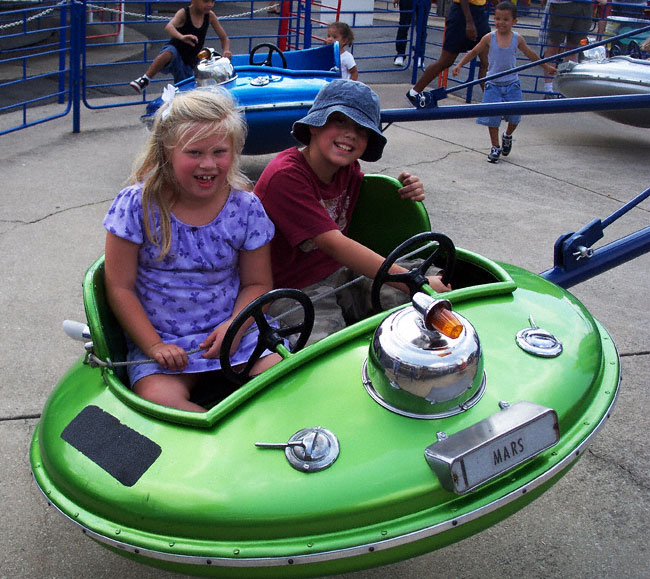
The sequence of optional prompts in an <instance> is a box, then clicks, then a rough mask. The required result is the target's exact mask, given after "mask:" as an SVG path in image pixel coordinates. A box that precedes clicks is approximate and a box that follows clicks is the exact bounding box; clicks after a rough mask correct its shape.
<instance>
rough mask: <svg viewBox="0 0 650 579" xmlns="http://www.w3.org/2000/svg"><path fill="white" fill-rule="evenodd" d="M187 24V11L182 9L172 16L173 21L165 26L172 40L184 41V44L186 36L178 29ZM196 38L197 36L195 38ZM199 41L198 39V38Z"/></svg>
mask: <svg viewBox="0 0 650 579" xmlns="http://www.w3.org/2000/svg"><path fill="white" fill-rule="evenodd" d="M183 24H185V10H183V9H182V8H181V9H180V10H179V11H178V12H176V14H174V16H172V19H171V20H170V21H169V22H168V23H167V24H165V32H166V33H167V34H169V36H170V38H175V39H176V40H182V41H183V42H184V40H183V39H184V38H185V35H183V34H181V33H180V32H179V31H178V30H177V29H178V28H180V27H181V26H183ZM194 38H196V36H195V37H194ZM197 40H198V38H197Z"/></svg>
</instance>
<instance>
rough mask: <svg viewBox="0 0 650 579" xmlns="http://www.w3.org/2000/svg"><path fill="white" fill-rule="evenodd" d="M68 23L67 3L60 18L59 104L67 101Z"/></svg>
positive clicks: (62, 8) (62, 7) (63, 6)
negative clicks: (66, 55)
mask: <svg viewBox="0 0 650 579" xmlns="http://www.w3.org/2000/svg"><path fill="white" fill-rule="evenodd" d="M67 25H68V8H67V6H66V5H65V4H63V5H62V6H61V16H60V18H59V30H60V32H59V104H63V103H64V102H65V95H64V94H63V93H64V91H65V61H66V58H65V50H66V49H65V47H66V44H67V42H68V35H67V31H66V28H67Z"/></svg>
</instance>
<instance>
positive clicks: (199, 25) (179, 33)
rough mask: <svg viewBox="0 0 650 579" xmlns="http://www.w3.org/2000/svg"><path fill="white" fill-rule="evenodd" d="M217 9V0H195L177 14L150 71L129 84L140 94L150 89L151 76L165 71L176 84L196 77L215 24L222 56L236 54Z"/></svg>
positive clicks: (170, 23)
mask: <svg viewBox="0 0 650 579" xmlns="http://www.w3.org/2000/svg"><path fill="white" fill-rule="evenodd" d="M213 8H214V0H192V1H191V2H190V5H189V6H186V7H185V8H181V9H180V10H179V11H178V12H176V14H174V16H173V17H172V19H171V20H170V21H169V22H168V23H167V24H166V25H165V31H166V32H167V34H169V36H170V37H171V39H170V41H169V42H168V43H167V44H165V46H163V48H162V50H161V51H160V53H159V54H158V56H156V58H154V60H153V62H152V63H151V64H150V65H149V68H148V69H147V72H145V73H144V74H143V75H142V76H140V77H138V78H136V79H135V80H132V81H131V82H130V83H129V84H130V85H131V87H133V89H134V90H135V91H136V92H138V93H140V92H142V91H143V90H144V89H145V88H147V86H148V85H149V83H150V82H151V79H152V78H153V77H154V76H155V75H157V74H158V73H159V72H161V71H162V72H165V73H167V74H171V75H172V76H173V77H174V83H175V84H178V83H179V82H181V81H182V80H185V79H186V78H190V77H192V76H193V75H194V67H195V66H196V63H197V57H198V54H199V52H200V51H201V49H202V48H203V43H204V42H205V37H206V34H207V32H208V25H210V26H212V28H213V30H214V31H215V33H216V34H217V36H218V37H219V40H220V41H221V52H222V56H225V57H226V58H230V57H231V56H232V52H230V40H229V38H228V35H227V34H226V32H225V31H224V29H223V27H222V26H221V24H219V20H218V19H217V16H216V14H215V13H214V12H213V11H212V9H213Z"/></svg>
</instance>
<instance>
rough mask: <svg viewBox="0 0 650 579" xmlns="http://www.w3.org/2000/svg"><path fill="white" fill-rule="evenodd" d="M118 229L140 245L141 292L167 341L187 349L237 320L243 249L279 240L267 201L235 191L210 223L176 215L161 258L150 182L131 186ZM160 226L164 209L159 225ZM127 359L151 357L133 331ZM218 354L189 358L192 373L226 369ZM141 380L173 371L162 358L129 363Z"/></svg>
mask: <svg viewBox="0 0 650 579" xmlns="http://www.w3.org/2000/svg"><path fill="white" fill-rule="evenodd" d="M104 227H105V228H106V230H107V231H109V232H110V233H112V234H114V235H117V236H118V237H121V238H123V239H126V240H128V241H131V242H133V243H137V244H138V245H140V249H139V253H138V276H137V279H136V284H135V292H136V295H137V296H138V298H139V299H140V302H141V303H142V305H143V307H144V310H145V312H146V313H147V316H148V317H149V319H150V320H151V323H152V324H153V326H154V328H156V331H157V332H158V334H159V335H160V337H161V339H162V341H163V342H166V343H171V344H176V345H178V346H180V347H182V348H184V349H185V350H186V351H187V350H192V349H194V348H197V347H198V346H199V344H200V343H201V342H202V341H203V340H204V339H205V337H206V336H207V335H208V334H209V333H210V332H212V330H214V329H215V328H216V327H217V326H218V325H219V324H220V323H221V322H223V321H224V320H225V319H227V318H229V317H230V315H231V313H232V310H233V307H234V305H235V300H236V299H237V295H238V293H239V252H240V251H250V250H253V249H257V248H259V247H262V246H263V245H265V244H267V243H268V242H269V241H271V238H272V237H273V234H274V226H273V223H272V222H271V220H270V219H269V218H268V217H267V215H266V213H265V211H264V208H263V207H262V204H261V203H260V201H259V199H258V198H257V197H256V196H255V195H254V194H253V193H249V192H247V191H232V192H231V193H230V195H229V197H228V200H227V201H226V204H225V205H224V207H223V209H222V210H221V212H220V213H219V215H217V217H216V218H215V219H214V220H213V221H212V222H211V223H208V224H207V225H201V226H198V227H196V226H193V225H187V224H185V223H182V222H181V221H179V220H178V219H176V218H175V217H174V215H173V214H172V215H171V237H172V242H171V249H170V251H169V253H168V254H167V255H166V256H165V258H164V259H163V260H161V261H158V260H157V256H158V248H157V247H156V246H155V245H154V244H152V243H151V242H150V241H149V240H148V239H147V236H146V234H145V230H144V216H143V212H142V184H138V185H133V186H131V187H127V188H126V189H123V190H122V191H121V192H120V193H119V195H118V196H117V198H116V199H115V201H114V202H113V205H112V206H111V208H110V210H109V211H108V214H107V215H106V217H105V219H104ZM158 227H159V220H158V215H156V228H158ZM256 342H257V332H251V333H249V334H247V335H246V336H244V338H243V339H242V341H241V344H240V346H239V349H238V350H237V352H236V353H235V355H234V356H233V357H232V358H231V362H232V364H233V365H235V364H239V363H242V362H246V361H247V360H248V357H249V356H250V354H251V353H252V351H253V349H254V347H255V344H256ZM127 345H128V356H127V360H145V359H146V358H147V357H146V356H145V355H144V354H143V352H142V351H141V350H140V348H138V347H137V346H136V345H135V344H134V343H133V342H132V341H131V340H130V339H129V338H128V336H127ZM219 368H221V364H220V363H219V360H218V359H206V358H203V357H202V356H201V352H197V353H196V354H191V355H190V356H189V365H188V367H187V368H186V370H185V372H207V371H210V370H218V369H219ZM127 369H128V374H129V379H130V381H131V384H134V383H135V382H136V381H137V380H139V379H140V378H143V377H144V376H148V375H150V374H159V373H165V374H173V373H174V372H170V371H167V370H164V369H163V368H162V367H161V366H159V365H158V364H156V363H150V364H138V365H130V366H127Z"/></svg>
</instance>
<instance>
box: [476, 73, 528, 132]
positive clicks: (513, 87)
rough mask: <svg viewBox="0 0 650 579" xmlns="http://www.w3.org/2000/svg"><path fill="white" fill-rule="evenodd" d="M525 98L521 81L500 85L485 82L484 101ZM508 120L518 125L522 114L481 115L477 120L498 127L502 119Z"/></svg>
mask: <svg viewBox="0 0 650 579" xmlns="http://www.w3.org/2000/svg"><path fill="white" fill-rule="evenodd" d="M521 100H523V97H522V94H521V83H520V82H519V81H518V80H516V81H515V82H511V83H510V84H506V85H498V84H494V83H491V82H489V81H488V82H486V83H485V90H484V92H483V101H482V102H483V103H511V102H515V101H521ZM502 118H503V119H505V120H506V122H508V123H512V124H513V125H518V124H519V123H520V122H521V115H503V117H479V118H478V119H476V122H477V123H478V124H479V125H485V126H486V127H498V126H499V125H500V124H501V119H502Z"/></svg>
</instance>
